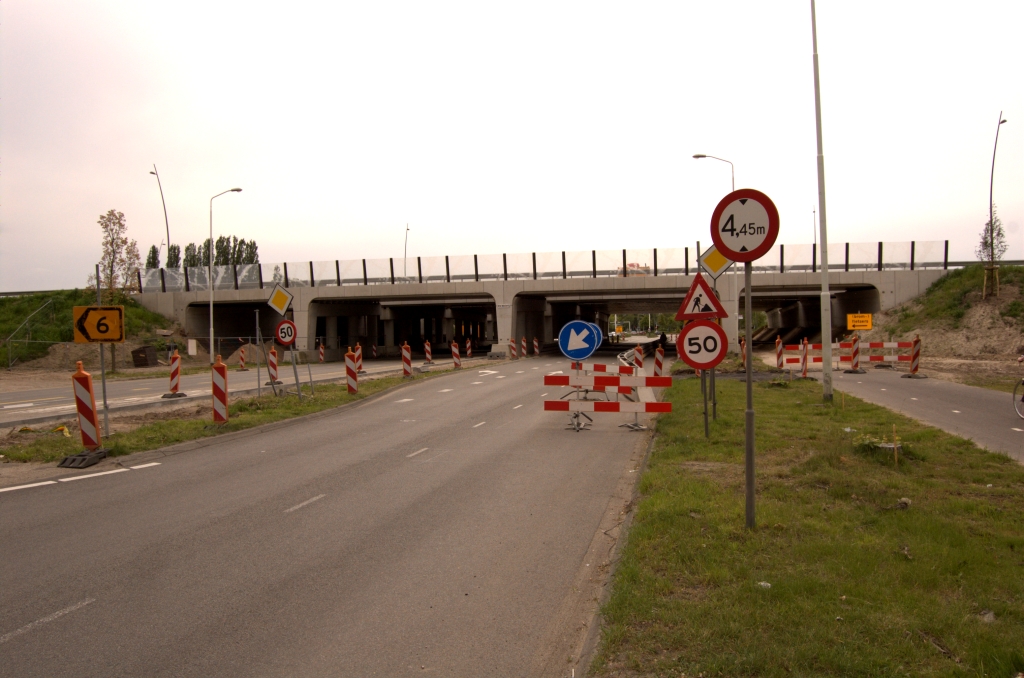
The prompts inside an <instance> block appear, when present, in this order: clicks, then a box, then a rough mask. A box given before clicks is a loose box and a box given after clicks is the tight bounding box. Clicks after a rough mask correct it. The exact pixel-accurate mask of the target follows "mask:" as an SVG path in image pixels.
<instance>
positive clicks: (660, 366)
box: [654, 346, 665, 377]
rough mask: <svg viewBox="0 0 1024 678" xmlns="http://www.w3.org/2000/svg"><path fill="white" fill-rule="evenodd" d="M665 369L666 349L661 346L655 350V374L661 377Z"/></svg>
mask: <svg viewBox="0 0 1024 678" xmlns="http://www.w3.org/2000/svg"><path fill="white" fill-rule="evenodd" d="M664 371H665V349H663V348H662V347H661V346H659V347H658V349H657V350H656V351H655V352H654V376H656V377H660V376H662V374H663V373H664Z"/></svg>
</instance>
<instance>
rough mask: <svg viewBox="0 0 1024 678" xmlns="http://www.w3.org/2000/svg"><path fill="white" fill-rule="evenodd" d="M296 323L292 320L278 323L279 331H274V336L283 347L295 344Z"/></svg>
mask: <svg viewBox="0 0 1024 678" xmlns="http://www.w3.org/2000/svg"><path fill="white" fill-rule="evenodd" d="M295 334H296V333H295V323H293V322H292V321H291V320H282V321H281V322H279V323H277V329H276V330H274V335H275V337H276V338H277V343H279V344H281V345H282V346H291V345H292V344H294V343H295Z"/></svg>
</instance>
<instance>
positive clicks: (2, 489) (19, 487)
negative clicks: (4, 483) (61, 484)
mask: <svg viewBox="0 0 1024 678" xmlns="http://www.w3.org/2000/svg"><path fill="white" fill-rule="evenodd" d="M56 484H57V481H56V480H47V481H44V482H41V483H32V484H30V485H15V486H14V487H0V492H13V491H14V490H24V489H27V488H29V487H39V486H41V485H56Z"/></svg>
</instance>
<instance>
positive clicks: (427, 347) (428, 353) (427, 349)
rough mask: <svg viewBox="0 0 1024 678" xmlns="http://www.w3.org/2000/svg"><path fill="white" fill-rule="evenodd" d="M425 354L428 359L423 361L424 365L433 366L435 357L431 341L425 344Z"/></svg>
mask: <svg viewBox="0 0 1024 678" xmlns="http://www.w3.org/2000/svg"><path fill="white" fill-rule="evenodd" d="M423 353H424V355H426V356H427V359H426V360H424V361H423V362H424V364H431V363H433V362H434V356H433V354H432V353H431V351H430V342H429V341H424V342H423Z"/></svg>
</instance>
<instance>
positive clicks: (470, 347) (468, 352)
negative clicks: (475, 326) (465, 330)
mask: <svg viewBox="0 0 1024 678" xmlns="http://www.w3.org/2000/svg"><path fill="white" fill-rule="evenodd" d="M472 357H473V340H472V339H466V358H467V359H468V358H472Z"/></svg>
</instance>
